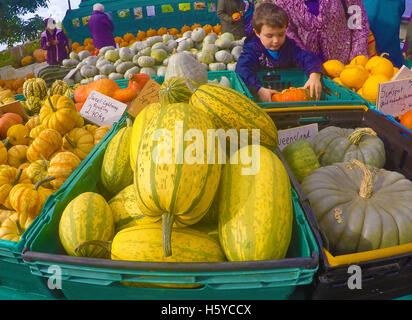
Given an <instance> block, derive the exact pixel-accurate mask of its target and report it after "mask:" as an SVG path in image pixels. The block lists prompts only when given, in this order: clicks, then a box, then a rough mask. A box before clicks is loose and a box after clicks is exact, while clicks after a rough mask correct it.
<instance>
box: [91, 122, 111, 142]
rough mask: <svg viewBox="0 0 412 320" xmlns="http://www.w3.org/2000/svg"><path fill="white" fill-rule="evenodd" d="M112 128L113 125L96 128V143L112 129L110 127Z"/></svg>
mask: <svg viewBox="0 0 412 320" xmlns="http://www.w3.org/2000/svg"><path fill="white" fill-rule="evenodd" d="M111 128H112V126H102V127H99V128H97V129H96V131H95V132H94V137H93V138H94V145H96V144H98V143H99V142H100V141H101V140H102V139H103V138H104V136H105V135H106V133H108V132H109V131H110V129H111Z"/></svg>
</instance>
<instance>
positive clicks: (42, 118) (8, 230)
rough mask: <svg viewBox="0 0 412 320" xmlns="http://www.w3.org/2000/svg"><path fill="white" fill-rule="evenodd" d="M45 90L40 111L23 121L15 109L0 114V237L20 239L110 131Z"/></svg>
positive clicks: (33, 91) (67, 99) (35, 89)
mask: <svg viewBox="0 0 412 320" xmlns="http://www.w3.org/2000/svg"><path fill="white" fill-rule="evenodd" d="M26 90H27V92H26V94H28V92H30V94H36V95H38V94H39V93H40V94H44V92H46V96H45V97H44V99H43V100H42V103H41V105H40V107H39V113H38V114H37V115H35V116H32V117H30V118H29V120H28V121H27V122H26V123H24V122H23V118H22V117H21V116H20V115H18V114H15V113H6V114H3V115H2V116H1V118H0V136H1V139H3V140H2V142H0V239H3V240H11V241H19V240H20V238H21V235H22V234H23V233H24V231H25V230H26V229H27V228H28V227H29V225H30V224H31V223H32V222H33V220H34V219H35V218H36V217H37V216H38V215H39V214H40V213H41V211H42V208H43V206H44V203H45V202H46V199H47V198H48V197H49V196H50V195H51V194H53V193H54V192H56V191H57V190H58V189H59V188H60V187H61V186H62V185H63V183H64V182H65V181H66V180H67V178H68V177H69V176H70V175H71V173H72V172H73V171H74V170H75V169H76V168H77V167H78V166H79V165H80V163H81V161H82V160H84V159H85V158H86V157H87V155H88V154H89V153H90V152H91V150H92V149H93V148H94V146H95V145H96V144H98V143H99V142H100V140H101V139H102V138H103V137H104V136H105V134H106V133H107V132H108V131H109V130H110V128H111V127H110V126H104V127H98V126H96V125H92V124H85V121H84V119H83V118H82V116H81V115H80V113H78V112H77V110H76V107H75V103H74V101H73V100H72V99H71V98H70V97H68V96H66V95H59V94H53V95H51V96H50V95H48V94H47V92H48V90H45V91H43V90H44V87H41V88H39V86H37V85H36V84H32V86H31V87H27V88H26Z"/></svg>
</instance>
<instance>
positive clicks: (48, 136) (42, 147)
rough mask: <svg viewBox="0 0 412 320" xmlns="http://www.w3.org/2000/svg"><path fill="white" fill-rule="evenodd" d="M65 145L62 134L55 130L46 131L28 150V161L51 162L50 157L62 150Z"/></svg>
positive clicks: (41, 133)
mask: <svg viewBox="0 0 412 320" xmlns="http://www.w3.org/2000/svg"><path fill="white" fill-rule="evenodd" d="M62 144H63V139H62V136H61V134H60V133H59V132H58V131H56V130H54V129H44V130H43V131H41V132H40V134H39V135H38V136H37V137H36V138H35V139H34V141H33V142H32V143H31V144H30V146H29V147H28V149H27V160H29V161H30V162H34V161H36V160H42V159H46V160H49V159H50V156H51V155H52V154H53V153H55V152H56V151H58V150H60V148H61V146H62Z"/></svg>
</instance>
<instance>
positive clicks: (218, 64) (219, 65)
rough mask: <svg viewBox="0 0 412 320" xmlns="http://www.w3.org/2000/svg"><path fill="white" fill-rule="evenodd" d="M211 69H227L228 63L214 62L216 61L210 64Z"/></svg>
mask: <svg viewBox="0 0 412 320" xmlns="http://www.w3.org/2000/svg"><path fill="white" fill-rule="evenodd" d="M209 70H210V71H221V70H226V65H225V64H224V63H222V62H214V63H211V64H209Z"/></svg>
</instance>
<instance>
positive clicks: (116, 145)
mask: <svg viewBox="0 0 412 320" xmlns="http://www.w3.org/2000/svg"><path fill="white" fill-rule="evenodd" d="M131 136H132V127H131V126H126V127H124V128H121V129H120V130H119V131H118V132H117V133H116V135H115V136H114V137H113V138H112V140H111V141H110V142H109V144H108V146H107V149H106V151H105V153H104V157H103V162H102V168H101V170H100V178H101V183H102V186H103V188H104V189H105V190H106V192H107V193H108V194H110V195H111V196H114V195H116V194H118V193H119V192H120V191H121V190H123V189H124V188H125V187H127V186H128V185H131V184H132V183H133V171H132V169H131V168H130V165H129V153H130V141H131Z"/></svg>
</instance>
